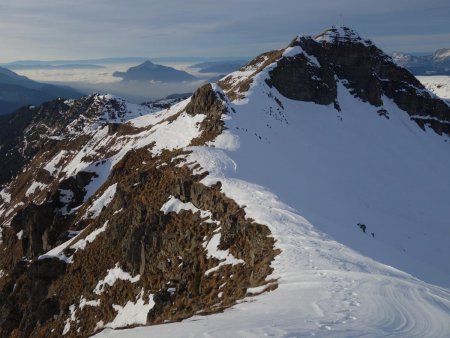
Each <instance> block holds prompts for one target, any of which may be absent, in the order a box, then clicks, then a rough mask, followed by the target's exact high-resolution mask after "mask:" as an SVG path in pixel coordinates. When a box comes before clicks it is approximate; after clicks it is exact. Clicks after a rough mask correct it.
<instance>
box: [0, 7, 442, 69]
mask: <svg viewBox="0 0 450 338" xmlns="http://www.w3.org/2000/svg"><path fill="white" fill-rule="evenodd" d="M449 18H450V1H449V0H427V1H424V0H377V1H370V0H339V1H337V0H313V1H310V0H307V1H303V0H276V1H275V0H270V1H267V0H76V1H74V0H69V1H68V0H39V1H36V0H0V32H1V33H0V46H1V52H0V62H10V61H14V60H23V59H34V60H36V59H37V60H53V59H86V58H101V57H120V56H146V57H150V58H151V57H163V56H207V57H221V56H246V57H252V56H255V55H257V54H259V53H261V52H264V51H267V50H269V49H273V48H281V47H283V46H285V45H286V44H287V43H288V42H289V41H290V40H291V39H292V38H293V37H295V36H296V35H298V34H307V35H315V34H318V33H320V32H321V31H323V30H324V29H326V28H328V27H330V26H331V25H339V24H341V23H342V24H344V25H347V26H350V27H352V28H353V29H355V30H356V31H358V32H359V33H360V34H361V35H362V36H364V37H367V38H370V39H372V40H373V41H375V43H377V44H378V46H379V47H381V48H382V49H383V50H385V51H386V52H392V51H397V50H400V51H404V52H431V51H434V50H436V49H438V48H445V47H450V24H449Z"/></svg>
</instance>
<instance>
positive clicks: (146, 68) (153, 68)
mask: <svg viewBox="0 0 450 338" xmlns="http://www.w3.org/2000/svg"><path fill="white" fill-rule="evenodd" d="M113 76H116V77H121V78H122V79H123V80H125V81H160V82H181V81H193V80H196V77H195V76H193V75H191V74H189V73H187V72H185V71H183V70H178V69H175V68H172V67H167V66H163V65H158V64H155V63H153V62H151V61H150V60H147V61H145V62H143V63H141V64H140V65H137V66H135V67H131V68H129V69H128V70H127V71H126V72H114V74H113Z"/></svg>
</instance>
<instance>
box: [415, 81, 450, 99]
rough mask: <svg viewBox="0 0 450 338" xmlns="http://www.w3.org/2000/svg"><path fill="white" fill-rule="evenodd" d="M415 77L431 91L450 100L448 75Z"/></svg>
mask: <svg viewBox="0 0 450 338" xmlns="http://www.w3.org/2000/svg"><path fill="white" fill-rule="evenodd" d="M417 79H418V80H419V81H420V82H422V84H423V85H424V86H425V87H426V88H427V89H428V90H429V91H431V92H432V93H434V94H436V95H437V96H439V97H440V98H443V99H445V100H450V76H445V75H441V76H438V75H435V76H417Z"/></svg>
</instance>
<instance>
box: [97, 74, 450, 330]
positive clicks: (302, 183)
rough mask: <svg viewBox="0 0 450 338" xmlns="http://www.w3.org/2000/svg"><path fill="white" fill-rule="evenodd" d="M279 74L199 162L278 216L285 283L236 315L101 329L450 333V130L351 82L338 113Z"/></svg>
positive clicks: (235, 114)
mask: <svg viewBox="0 0 450 338" xmlns="http://www.w3.org/2000/svg"><path fill="white" fill-rule="evenodd" d="M238 73H239V72H237V73H236V74H234V76H235V77H236V78H238V77H239V74H238ZM266 76H267V69H266V71H263V72H262V73H260V74H259V75H257V77H256V78H255V79H254V83H253V85H252V86H251V88H250V90H249V92H248V93H247V94H246V97H245V98H244V99H242V100H240V101H235V102H233V103H230V102H228V103H227V104H228V105H229V108H230V110H229V111H230V113H229V115H227V116H226V117H225V123H226V127H227V128H228V130H227V131H226V132H225V133H223V134H222V135H220V136H219V137H218V138H217V140H216V142H215V143H214V144H213V145H214V147H213V146H211V147H191V148H189V149H190V150H191V151H192V153H191V154H190V155H187V158H186V162H187V163H191V162H193V161H196V162H197V163H199V164H200V165H201V167H202V168H203V170H205V171H208V172H209V175H208V176H207V177H206V178H205V179H204V180H203V182H204V183H206V184H213V183H215V182H216V181H218V180H219V181H221V183H222V190H223V191H224V193H225V194H226V195H227V196H229V197H231V198H233V199H234V200H235V201H237V202H238V203H239V204H240V205H242V206H245V211H246V213H247V215H248V216H249V217H251V218H253V219H255V221H257V222H259V223H262V224H266V225H267V226H269V228H270V230H271V232H272V234H273V236H274V237H275V238H276V240H277V242H276V245H277V247H278V248H280V249H281V254H280V255H278V256H277V257H276V259H275V261H274V263H273V267H274V272H273V275H272V276H270V277H275V278H278V283H279V287H278V288H277V289H276V290H275V291H272V292H269V293H266V294H262V295H259V296H257V297H254V296H252V294H257V293H258V292H261V291H263V289H260V290H249V297H247V298H246V299H245V300H244V301H242V302H241V303H240V304H238V305H236V306H234V307H233V308H231V309H228V310H226V311H225V312H224V313H220V314H215V315H211V316H207V317H200V316H196V317H193V318H191V319H189V320H185V321H183V322H181V323H172V324H167V325H157V326H150V327H142V328H134V329H129V330H124V331H113V330H110V329H107V330H105V331H103V332H101V333H100V334H98V335H97V336H96V337H149V336H156V337H169V336H170V337H236V336H240V337H262V336H276V337H281V336H282V337H300V336H301V337H307V336H318V337H448V336H450V290H449V289H448V287H449V286H450V263H449V260H448V257H450V246H449V245H448V243H449V240H450V229H449V227H448V219H450V211H449V209H448V202H449V196H450V177H449V175H448V168H449V166H450V157H449V156H448V154H449V151H450V143H449V140H448V138H447V137H444V136H439V135H437V134H436V133H434V132H433V131H432V130H428V129H427V130H426V131H423V130H422V129H420V128H419V126H418V125H417V124H416V123H415V122H413V121H411V119H410V117H409V116H408V115H407V113H406V112H403V111H401V110H400V109H399V108H398V107H397V106H396V105H395V104H393V103H392V102H391V101H390V100H389V99H388V98H383V102H384V107H383V108H384V109H386V110H387V111H388V113H389V119H387V118H385V117H380V116H379V115H378V114H377V110H378V109H379V108H380V107H378V108H376V107H373V106H371V105H369V104H368V103H364V102H361V101H359V100H357V99H355V98H354V97H353V96H352V95H351V94H350V93H349V92H348V90H347V89H346V88H345V87H344V86H343V85H342V84H338V93H339V94H338V101H339V105H340V107H341V108H342V111H341V112H338V111H336V110H335V109H334V108H333V107H332V106H319V105H316V104H313V103H307V102H300V101H292V100H288V99H286V98H284V97H283V96H281V95H280V94H279V93H278V92H277V91H276V90H275V89H273V88H269V87H268V86H267V85H266V84H265V82H264V81H263V80H264V78H265V77H266ZM216 90H217V91H220V89H218V88H216ZM275 98H277V100H279V102H280V103H281V104H279V103H277V101H276V100H275ZM231 108H232V109H231ZM358 223H360V224H365V225H366V227H367V230H366V232H363V231H362V230H361V229H360V228H359V227H358ZM372 233H373V235H372ZM378 261H379V262H378ZM380 262H381V263H380ZM394 267H395V268H394ZM397 269H401V270H403V271H406V272H402V271H400V270H397ZM414 276H416V277H414ZM419 278H420V279H419ZM421 279H422V280H426V281H427V282H424V281H422V280H421ZM429 283H434V284H438V285H441V286H436V285H432V284H429Z"/></svg>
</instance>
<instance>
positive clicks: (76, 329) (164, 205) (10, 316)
mask: <svg viewBox="0 0 450 338" xmlns="http://www.w3.org/2000/svg"><path fill="white" fill-rule="evenodd" d="M142 70H143V71H144V72H145V73H146V74H147V75H145V76H143V77H142V76H141V75H138V76H137V77H136V76H135V75H133V74H134V73H135V72H137V73H141V71H142ZM159 70H161V68H160V66H156V65H153V64H151V63H150V62H146V63H144V64H143V65H141V66H138V67H137V68H136V69H133V70H132V69H130V70H129V71H127V72H126V73H120V74H116V76H120V77H122V78H124V79H133V80H136V79H138V80H140V79H146V80H149V79H152V80H155V81H167V80H168V79H171V80H175V79H177V80H180V79H185V80H189V79H190V78H189V77H187V76H186V75H184V74H182V73H180V72H178V71H177V72H176V73H173V72H171V74H172V75H173V76H172V75H170V76H169V78H166V77H159V75H158V76H156V75H154V74H156V73H158V72H159ZM164 71H167V70H166V69H165V70H164ZM155 72H156V73H155ZM150 73H151V76H150V75H148V74H150ZM158 74H159V73H158ZM256 86H261V88H264V90H267V93H269V94H267V95H266V98H267V99H268V100H271V102H272V103H273V105H274V106H273V107H272V106H270V107H269V106H264V107H263V108H260V107H259V106H258V104H261V103H252V102H253V101H250V103H249V104H248V106H249V107H250V110H249V111H254V112H261V114H263V111H264V116H265V117H266V116H269V117H270V118H271V119H273V121H274V122H273V123H274V125H275V124H276V123H278V124H279V125H281V126H283V127H284V126H287V125H289V122H288V120H289V118H288V117H286V116H288V114H294V115H295V114H302V112H301V111H296V110H291V111H289V105H290V104H292V102H306V103H310V104H312V105H313V104H316V105H317V106H321V107H322V106H323V107H326V108H327V109H328V108H329V111H330V112H333V114H334V113H336V114H343V115H345V108H344V107H345V102H343V101H342V100H341V96H340V92H341V91H342V90H343V88H344V89H345V90H347V91H348V92H349V93H350V95H351V96H350V98H351V100H353V101H355V102H363V103H366V104H368V105H370V106H371V107H373V109H374V111H375V112H376V113H375V114H376V115H377V116H376V118H379V119H386V120H389V119H390V118H391V114H396V113H397V111H395V112H394V110H391V108H390V106H388V105H387V102H388V101H389V100H390V101H392V102H393V103H394V104H395V105H396V106H397V107H398V108H400V110H402V111H404V112H406V113H407V114H408V115H409V118H410V122H409V123H411V124H418V125H419V126H420V127H421V128H422V129H423V130H424V131H426V132H428V133H433V134H434V133H436V134H437V135H442V137H446V135H449V134H450V107H449V106H448V105H447V104H446V103H444V102H443V101H441V100H440V99H438V98H436V97H434V96H433V95H431V94H430V93H429V92H428V91H427V90H425V88H424V87H423V86H422V85H421V84H420V82H418V81H417V80H416V79H415V77H414V76H413V75H412V74H410V73H409V72H408V71H407V70H406V69H404V68H401V67H399V66H398V65H396V64H395V63H394V62H393V61H392V59H391V58H390V57H389V56H387V55H386V54H384V53H383V52H382V51H381V50H379V49H378V48H377V47H376V46H375V45H374V44H372V43H371V42H370V41H369V40H365V39H362V38H360V37H359V36H358V35H357V34H356V33H355V32H354V31H352V30H351V29H349V28H345V27H344V28H332V29H329V30H327V31H325V32H324V33H322V34H320V35H318V36H316V37H306V36H299V37H297V38H295V39H294V40H293V41H292V42H291V43H290V44H289V46H288V47H286V48H283V49H280V50H275V51H271V52H267V53H264V54H262V55H260V56H258V57H257V58H256V59H255V60H253V61H251V62H250V63H248V64H247V65H245V66H244V67H242V68H241V69H240V70H239V71H237V72H234V73H232V74H230V75H228V76H226V77H224V78H223V79H222V80H221V81H220V82H219V83H218V84H217V85H216V84H207V85H205V86H203V87H201V88H199V89H198V90H197V91H196V92H195V93H194V94H193V95H192V96H191V97H190V98H188V99H186V100H180V99H173V100H166V101H165V102H164V103H163V104H164V106H161V103H159V104H158V103H153V104H152V103H147V104H145V105H136V104H131V103H128V102H126V101H124V100H121V99H120V98H117V97H114V96H111V95H98V94H95V95H90V96H86V97H83V98H80V99H77V100H70V101H64V100H54V101H51V102H48V103H45V104H43V105H42V106H40V107H37V108H24V109H22V110H19V111H18V112H16V113H14V114H12V115H9V116H5V117H2V123H4V124H8V125H9V126H10V127H9V129H10V134H3V133H2V134H1V135H0V142H1V144H0V145H1V148H0V149H1V152H0V158H1V160H2V163H3V166H2V167H1V168H0V184H1V185H2V190H1V192H0V198H1V199H0V224H1V244H0V250H1V251H2V252H3V254H2V256H1V257H0V336H1V337H10V336H15V337H43V336H46V337H59V336H62V335H63V336H64V337H88V336H90V335H92V334H95V333H97V332H99V331H101V330H103V329H105V328H125V327H130V326H136V325H152V324H159V323H166V322H175V321H180V320H183V319H185V318H189V317H191V316H193V315H196V314H197V315H198V314H203V315H207V314H212V313H216V312H221V311H223V310H224V309H226V308H228V307H230V306H233V305H235V304H237V303H238V302H239V301H240V300H242V299H243V298H245V297H254V296H257V295H258V294H260V293H263V292H268V291H271V290H276V289H277V288H278V287H280V285H279V283H278V279H277V278H274V277H273V275H272V274H273V273H274V270H276V267H277V266H278V265H277V264H278V263H277V264H275V263H276V262H278V261H279V260H281V259H282V257H283V251H282V250H281V249H280V248H279V247H278V246H277V241H279V240H278V239H277V238H276V237H274V233H273V232H272V231H271V224H264V223H263V222H262V221H261V220H258V219H256V218H255V217H253V216H252V215H249V214H248V213H249V209H248V208H246V206H245V205H242V203H239V202H238V201H236V200H235V199H233V198H232V197H231V196H230V195H229V194H228V193H226V191H225V188H226V187H225V185H226V184H227V183H226V182H222V181H221V180H220V179H217V180H213V181H212V182H210V181H208V177H212V176H211V175H212V174H213V173H214V171H215V170H216V169H217V170H219V169H220V168H221V167H220V166H219V162H217V161H216V158H214V157H211V158H210V161H207V162H208V163H210V164H211V163H213V164H214V163H217V168H209V169H208V170H206V169H205V168H204V165H203V164H202V163H201V161H200V160H199V159H201V158H207V159H209V157H206V156H209V155H208V151H209V150H210V149H213V148H214V146H216V147H218V148H219V149H220V145H221V144H224V143H226V144H228V143H230V144H232V145H234V144H235V143H233V142H228V143H227V142H225V141H226V140H228V138H227V137H228V136H227V135H229V133H230V130H232V129H231V127H229V126H227V125H226V123H227V121H228V120H229V118H230V117H233V116H239V114H240V111H239V109H241V108H239V107H241V106H239V105H237V104H234V103H235V102H240V101H241V102H245V99H246V98H247V97H248V96H249V95H250V93H251V91H252V90H254V88H255V87H256ZM342 86H343V87H342ZM353 101H352V102H353ZM261 102H262V101H261ZM264 102H265V101H264ZM272 103H271V104H272ZM252 104H253V106H252ZM264 104H265V103H264ZM162 107H167V109H162ZM252 107H253V108H252ZM398 108H396V109H398ZM242 109H243V108H242ZM331 115H332V114H331V113H330V118H332V116H331ZM333 117H334V115H333ZM344 119H345V117H344ZM255 123H256V122H255ZM269 127H270V128H271V127H272V126H269V124H268V123H267V128H269ZM239 128H241V129H239ZM270 128H269V129H270ZM237 129H239V130H241V131H242V130H244V128H242V127H241V126H236V127H235V128H234V129H233V130H237ZM252 136H253V135H252ZM253 139H254V140H256V141H257V142H263V141H264V142H265V139H264V135H262V134H261V133H259V134H258V133H256V132H255V136H254V137H253ZM256 141H254V142H256ZM280 150H281V149H280ZM194 155H195V156H197V157H195V156H194ZM192 156H194V157H192ZM202 156H203V157H202ZM293 156H294V157H295V154H294V155H293ZM196 159H197V160H196ZM229 162H231V161H229ZM229 162H227V165H230V163H229ZM223 166H224V167H226V165H225V164H224V165H223ZM230 166H232V165H230Z"/></svg>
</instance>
